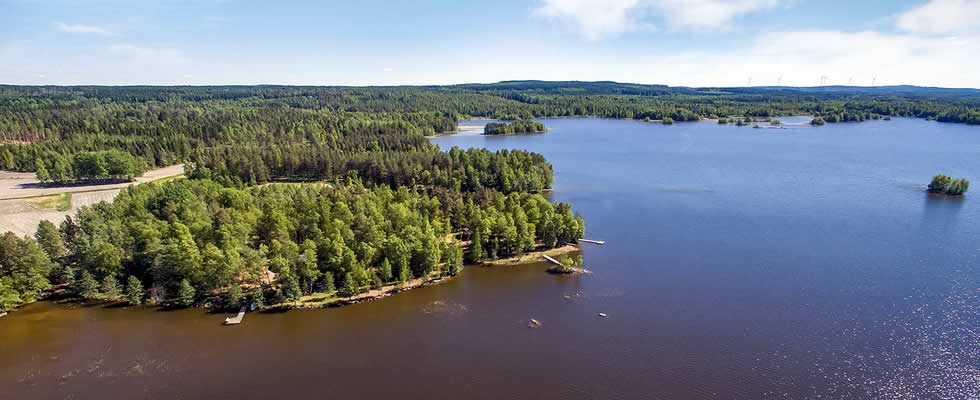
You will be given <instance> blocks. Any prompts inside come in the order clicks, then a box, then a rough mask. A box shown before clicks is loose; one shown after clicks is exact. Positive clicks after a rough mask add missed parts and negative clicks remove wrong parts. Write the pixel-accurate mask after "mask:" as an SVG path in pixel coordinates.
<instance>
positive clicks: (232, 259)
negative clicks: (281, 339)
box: [0, 81, 980, 310]
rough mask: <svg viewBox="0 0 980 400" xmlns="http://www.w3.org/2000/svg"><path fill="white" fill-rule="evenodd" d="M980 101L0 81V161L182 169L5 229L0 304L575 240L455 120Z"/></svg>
mask: <svg viewBox="0 0 980 400" xmlns="http://www.w3.org/2000/svg"><path fill="white" fill-rule="evenodd" d="M978 99H980V94H978V92H977V91H970V90H954V89H931V88H909V87H888V88H837V89H834V88H812V89H805V88H701V89H695V88H672V87H666V86H658V85H631V84H619V83H613V82H536V81H521V82H501V83H497V84H487V85H482V84H481V85H455V86H423V87H293V86H212V87H142V86H127V87H101V86H72V87H57V86H0V169H3V170H10V171H25V172H36V173H37V175H38V177H39V178H40V179H41V180H42V181H46V182H51V183H56V184H59V183H73V182H76V181H103V180H130V179H133V178H134V177H135V176H139V175H140V174H141V173H142V172H143V171H145V170H147V169H148V168H153V167H162V166H169V165H173V164H177V163H186V164H187V168H186V170H187V177H188V178H189V179H183V180H176V181H169V182H165V183H159V184H158V183H153V184H144V185H140V186H136V187H130V188H128V189H126V190H124V191H123V192H122V193H121V194H120V195H119V196H118V197H117V198H116V200H115V201H114V202H113V203H111V204H110V203H100V204H97V205H95V206H92V207H88V208H84V209H82V210H81V211H80V212H79V213H78V215H76V216H73V217H71V218H69V219H67V220H66V221H64V222H63V223H60V224H51V223H42V224H41V225H40V226H39V227H38V229H37V234H36V235H35V237H33V238H25V237H17V236H16V235H14V234H10V233H8V234H4V235H2V236H0V310H2V309H10V308H12V307H15V306H17V305H18V304H22V303H26V302H30V301H33V300H35V299H37V298H39V297H41V296H44V295H46V294H51V293H57V294H59V295H63V296H68V298H80V299H98V300H109V301H126V302H128V303H131V304H140V303H153V304H171V305H179V306H185V305H193V304H209V305H212V306H215V307H226V306H235V305H238V304H241V303H243V302H255V303H264V304H277V303H288V302H290V301H294V300H296V299H298V298H300V297H302V296H305V295H309V294H311V293H323V294H329V295H333V296H337V297H350V296H354V295H356V294H357V293H361V292H364V291H367V290H370V289H371V288H377V287H380V286H385V285H390V284H397V283H399V282H406V281H409V280H413V279H420V278H429V277H439V276H451V275H453V274H455V273H457V272H458V271H459V269H460V267H461V266H462V265H463V264H464V263H466V262H470V263H478V262H481V261H483V260H493V259H498V258H506V257H510V256H515V255H520V254H523V253H527V252H529V251H533V250H540V249H548V248H553V247H556V246H560V245H562V244H565V243H570V242H574V241H576V240H577V239H579V238H581V237H582V236H583V235H584V229H585V227H584V221H583V220H582V219H581V218H580V217H578V216H576V215H575V213H574V212H573V210H572V209H571V206H570V205H568V204H562V203H552V202H549V201H547V200H546V199H545V198H544V197H542V196H541V195H540V194H539V193H540V192H541V191H543V190H546V189H548V188H550V186H551V184H552V180H553V172H552V167H551V165H550V164H549V163H548V162H547V161H546V160H545V158H544V157H543V156H542V155H540V154H535V153H530V152H524V151H496V152H491V151H488V150H461V149H439V148H438V147H436V146H434V145H432V144H431V143H430V142H429V141H428V140H427V139H426V136H431V135H433V134H437V133H446V132H453V131H455V130H456V128H457V123H458V121H460V120H461V119H464V118H469V117H481V118H494V119H504V120H515V121H528V122H530V121H529V120H530V119H533V118H538V117H563V116H597V117H608V118H630V119H638V120H642V119H650V120H662V121H667V120H670V121H677V122H683V121H692V120H698V119H702V118H726V117H728V118H736V117H739V118H744V117H751V118H769V117H774V116H781V115H801V114H807V115H814V116H818V117H820V118H821V120H824V121H827V122H831V123H832V122H836V121H860V120H864V119H874V118H878V117H881V116H905V117H917V118H928V119H934V120H939V121H944V122H962V123H969V124H978V123H980V112H978V104H980V100H978ZM532 124H537V123H532ZM532 127H534V126H533V125H532ZM443 150H448V151H443Z"/></svg>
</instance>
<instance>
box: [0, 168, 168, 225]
mask: <svg viewBox="0 0 980 400" xmlns="http://www.w3.org/2000/svg"><path fill="white" fill-rule="evenodd" d="M183 173H184V165H183V164H179V165H172V166H169V167H164V168H160V169H157V170H153V171H148V172H147V173H145V174H144V175H143V176H142V177H139V178H136V182H125V183H114V184H106V185H79V186H65V187H42V186H40V185H39V184H38V181H37V179H35V178H34V174H33V173H25V172H8V171H0V233H3V232H7V231H10V232H14V233H16V234H18V235H22V236H30V235H34V231H35V230H37V224H38V223H39V222H41V221H42V220H48V221H51V222H53V223H55V224H60V223H61V221H64V219H65V216H68V215H75V213H77V212H78V209H79V208H82V207H85V206H90V205H93V204H97V203H99V202H102V201H109V202H111V201H112V200H113V199H115V198H116V195H118V194H119V192H120V191H121V190H122V189H124V188H126V187H128V186H129V185H137V184H140V183H145V182H153V181H155V180H159V179H164V178H169V177H173V176H177V175H180V174H183ZM64 193H71V207H70V208H68V209H67V210H64V211H62V210H58V208H57V207H56V206H55V203H56V202H57V200H58V198H59V196H60V195H61V194H64Z"/></svg>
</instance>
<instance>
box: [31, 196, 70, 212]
mask: <svg viewBox="0 0 980 400" xmlns="http://www.w3.org/2000/svg"><path fill="white" fill-rule="evenodd" d="M29 201H30V202H31V203H34V204H35V205H37V206H38V207H41V208H50V209H55V210H58V211H68V210H71V193H61V194H54V195H50V196H42V197H35V198H33V199H30V200H29Z"/></svg>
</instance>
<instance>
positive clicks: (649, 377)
mask: <svg viewBox="0 0 980 400" xmlns="http://www.w3.org/2000/svg"><path fill="white" fill-rule="evenodd" d="M794 121H795V120H794V119H784V122H794ZM797 122H798V121H797ZM545 123H546V125H547V126H548V128H549V131H548V133H545V134H535V135H521V136H507V137H485V136H481V135H479V134H477V133H464V134H460V135H455V136H446V137H440V138H436V139H433V140H434V141H435V142H436V143H438V144H439V145H440V146H442V147H443V148H449V147H451V146H461V147H487V148H490V149H527V150H532V151H536V152H541V153H543V154H544V155H545V156H546V157H547V158H548V159H549V161H551V162H552V163H553V164H554V166H555V175H556V180H555V191H554V193H553V197H554V199H555V200H560V201H567V202H571V203H573V205H574V207H575V210H576V211H577V212H579V213H580V214H582V215H583V216H584V217H585V219H586V221H587V227H588V228H587V235H586V236H587V237H589V238H592V239H603V240H607V241H608V244H607V245H605V246H588V245H585V246H586V247H585V248H584V255H585V266H586V267H587V268H588V269H590V270H592V271H594V273H593V274H591V275H577V276H567V277H558V276H552V275H548V274H546V273H545V272H544V271H545V269H546V266H545V265H541V264H539V265H531V266H523V267H506V268H493V269H488V268H468V269H467V270H466V271H465V273H464V274H463V275H462V276H460V277H459V278H457V279H455V280H453V281H450V282H448V283H445V284H442V285H438V286H433V287H429V288H424V289H420V290H416V291H412V292H408V293H404V294H400V295H398V296H395V297H392V298H388V299H385V300H381V301H375V302H370V303H364V304H358V305H354V306H350V307H345V308H340V309H332V310H315V311H292V312H288V313H282V314H250V315H248V317H247V318H246V319H245V323H244V324H243V325H241V326H237V327H224V326H221V325H220V322H221V320H222V319H223V317H224V316H223V315H215V314H206V313H204V312H201V311H197V310H189V311H179V312H159V311H147V310H145V309H143V310H141V309H128V308H116V309H106V308H101V307H91V308H86V307H80V306H65V305H53V304H48V303H40V304H35V305H31V306H29V307H26V308H25V309H24V310H21V311H18V312H16V313H13V314H11V315H9V316H7V317H5V318H3V319H0V388H2V389H3V394H2V395H0V397H2V398H4V399H7V398H9V399H49V398H50V399H55V398H72V399H76V398H77V399H87V398H98V399H102V398H185V399H196V398H231V397H234V398H239V399H251V398H255V399H260V398H270V397H274V398H280V399H290V398H329V397H337V398H402V399H409V398H411V399H416V398H418V399H432V398H443V399H455V398H471V399H505V398H539V399H636V398H649V399H715V398H716V399H761V398H779V399H800V398H834V399H837V398H853V399H977V398H980V204H977V201H975V200H977V199H974V198H973V197H977V196H976V195H974V196H971V195H967V196H966V197H965V198H962V199H947V198H941V197H930V196H927V195H926V194H925V193H924V189H925V185H926V184H927V183H928V182H929V180H930V178H931V177H932V175H934V174H937V173H946V174H949V175H954V176H964V177H968V178H977V175H976V174H977V172H978V171H980V157H978V156H980V127H968V126H964V125H955V124H941V123H935V122H928V121H922V120H905V119H896V120H893V121H872V122H865V123H860V124H836V125H827V126H823V127H817V128H811V127H808V126H790V127H787V128H786V129H751V128H748V127H744V128H736V127H734V126H719V125H717V124H715V123H711V122H699V123H685V124H675V125H673V126H663V125H660V124H652V123H642V122H636V121H619V120H601V119H548V120H545ZM973 180H974V181H977V179H973ZM598 313H606V314H608V317H607V318H600V317H598V316H597V314H598ZM530 318H535V319H537V320H539V321H541V326H540V327H539V328H536V329H531V328H528V327H527V323H528V320H529V319H530Z"/></svg>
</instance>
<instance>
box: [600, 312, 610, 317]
mask: <svg viewBox="0 0 980 400" xmlns="http://www.w3.org/2000/svg"><path fill="white" fill-rule="evenodd" d="M599 316H600V317H602V318H606V317H608V316H609V315H608V314H606V313H604V312H601V313H599Z"/></svg>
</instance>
